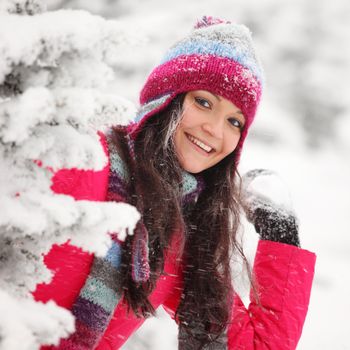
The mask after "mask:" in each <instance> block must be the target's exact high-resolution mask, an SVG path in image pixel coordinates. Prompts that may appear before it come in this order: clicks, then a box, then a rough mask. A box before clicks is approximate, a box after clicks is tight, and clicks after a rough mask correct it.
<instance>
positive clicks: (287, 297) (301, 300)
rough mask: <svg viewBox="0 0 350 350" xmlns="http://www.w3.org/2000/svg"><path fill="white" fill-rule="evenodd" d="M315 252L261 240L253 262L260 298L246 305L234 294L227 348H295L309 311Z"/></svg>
mask: <svg viewBox="0 0 350 350" xmlns="http://www.w3.org/2000/svg"><path fill="white" fill-rule="evenodd" d="M315 260H316V256H315V254H313V253H311V252H309V251H307V250H303V249H300V248H297V247H295V246H292V245H288V244H282V243H276V242H271V241H260V242H259V244H258V249H257V253H256V257H255V261H254V269H253V271H254V276H255V279H256V282H257V290H258V299H257V298H256V296H255V294H256V293H252V292H251V296H250V299H251V302H250V305H249V306H248V308H245V306H244V305H243V303H242V301H241V299H240V298H239V296H238V295H235V297H234V301H233V309H232V313H231V315H232V316H231V324H230V326H229V327H228V331H227V347H228V349H232V350H233V349H235V350H238V349H245V350H253V349H259V350H264V349H269V350H277V349H278V350H280V349H286V350H287V349H288V350H292V349H295V348H296V346H297V344H298V341H299V338H300V336H301V332H302V328H303V325H304V321H305V317H306V314H307V310H308V305H309V300H310V293H311V286H312V280H313V276H314V265H315Z"/></svg>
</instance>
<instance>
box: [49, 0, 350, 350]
mask: <svg viewBox="0 0 350 350" xmlns="http://www.w3.org/2000/svg"><path fill="white" fill-rule="evenodd" d="M48 3H49V10H57V9H60V8H74V9H84V10H88V11H89V12H91V13H95V14H97V15H101V16H103V17H105V18H111V19H114V18H115V19H118V20H120V21H123V22H124V23H125V25H127V26H129V27H131V28H133V29H135V30H136V31H137V32H138V33H140V35H141V36H144V43H143V44H142V45H140V46H138V47H131V48H130V50H125V51H123V52H121V53H120V59H119V62H118V64H116V66H115V71H116V76H117V80H116V81H115V82H114V83H113V84H112V85H111V86H110V88H109V89H110V91H111V92H113V93H115V94H117V95H122V96H124V97H127V98H129V99H130V100H131V101H133V102H135V103H136V104H137V100H138V93H139V91H140V89H141V87H142V84H143V82H144V81H145V78H146V77H147V75H148V73H149V72H150V70H151V69H152V67H153V66H154V65H156V64H158V62H159V61H160V59H161V57H162V56H163V54H164V53H165V50H166V49H167V48H168V47H169V46H170V45H172V44H173V43H174V41H176V40H177V39H179V38H181V37H182V36H183V35H185V34H186V33H188V32H189V31H190V30H191V28H192V26H193V25H194V23H195V22H196V20H197V19H200V18H201V16H202V15H212V16H218V17H222V18H225V19H228V20H231V21H235V22H239V23H244V24H246V25H247V26H248V27H249V28H250V29H251V31H252V32H253V38H254V40H255V43H256V46H257V50H258V53H259V54H260V58H261V60H262V62H263V65H264V68H265V74H266V86H265V91H264V95H263V99H262V103H261V107H260V109H259V112H258V115H257V117H256V123H255V125H254V126H253V128H252V131H251V133H250V135H249V137H248V141H247V142H246V144H245V150H244V152H243V156H242V161H241V165H240V167H241V169H240V171H241V173H244V172H245V171H246V170H248V169H251V168H269V169H274V170H276V171H277V172H278V173H279V174H280V175H281V176H282V178H283V179H284V181H285V182H286V183H287V184H288V186H289V188H290V191H291V194H292V199H293V202H294V208H295V210H296V212H297V214H298V216H299V218H300V235H301V242H302V246H303V248H305V249H309V250H312V251H314V252H316V254H317V256H318V260H317V266H316V275H315V280H314V287H313V291H312V296H311V303H310V308H309V314H308V317H307V320H306V323H305V327H304V331H303V335H302V338H301V341H300V343H299V346H298V349H300V350H313V349H335V350H338V349H339V350H340V349H350V343H349V341H348V337H347V336H348V332H349V321H348V317H349V313H350V300H349V295H350V274H349V267H350V229H349V224H348V223H349V217H350V216H349V214H350V210H349V209H350V186H349V181H350V99H349V97H350V85H349V78H350V45H349V43H350V21H349V18H350V2H349V1H348V0H332V1H328V0H307V1H305V0H260V1H253V0H216V1H213V0H211V1H210V0H200V1H197V0H192V1H185V0H177V1H165V0H163V1H161V0H99V1H96V0H49V1H48ZM244 240H245V242H246V246H247V252H248V253H251V255H252V256H253V252H254V244H255V243H254V242H256V236H255V235H254V233H253V232H252V231H251V229H250V228H247V229H246V230H245V237H244ZM242 293H244V291H243V292H242ZM176 335H177V331H176V326H175V324H174V322H173V321H172V320H171V319H170V318H169V317H168V316H167V315H165V313H164V312H163V311H162V310H160V311H159V315H158V317H157V318H154V319H151V320H148V321H147V322H146V323H145V324H144V326H142V328H141V329H140V330H139V331H138V332H137V334H135V335H134V336H133V338H132V339H130V340H129V341H128V343H127V344H126V345H125V346H124V347H123V349H138V350H143V349H174V350H175V349H176V348H177V342H176Z"/></svg>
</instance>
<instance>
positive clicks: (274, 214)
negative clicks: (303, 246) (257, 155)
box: [241, 169, 300, 247]
mask: <svg viewBox="0 0 350 350" xmlns="http://www.w3.org/2000/svg"><path fill="white" fill-rule="evenodd" d="M289 202H290V200H289V198H288V197H287V196H286V188H285V185H283V182H282V181H281V179H280V178H279V177H278V176H277V174H276V173H274V172H272V171H269V170H265V169H254V170H251V171H249V172H248V173H246V174H245V175H244V176H243V177H242V189H241V203H242V206H243V208H244V211H245V213H246V216H247V219H248V221H249V222H251V223H252V224H253V225H254V227H255V230H256V232H257V233H258V234H259V236H260V238H261V239H264V240H269V241H274V242H280V243H286V244H291V245H294V246H297V247H300V241H299V234H298V222H297V219H296V217H295V214H294V212H293V211H292V209H291V205H290V203H289Z"/></svg>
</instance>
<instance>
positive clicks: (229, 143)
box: [224, 132, 241, 155]
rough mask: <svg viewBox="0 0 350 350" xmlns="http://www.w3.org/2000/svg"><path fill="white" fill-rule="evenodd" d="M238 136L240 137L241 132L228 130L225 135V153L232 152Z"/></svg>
mask: <svg viewBox="0 0 350 350" xmlns="http://www.w3.org/2000/svg"><path fill="white" fill-rule="evenodd" d="M240 138H241V134H240V133H239V132H237V133H232V132H230V133H229V134H228V135H227V136H226V137H225V145H224V152H225V154H227V155H228V154H230V153H232V152H233V151H234V150H235V149H236V147H237V145H238V143H239V140H240Z"/></svg>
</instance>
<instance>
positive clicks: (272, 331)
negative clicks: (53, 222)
mask: <svg viewBox="0 0 350 350" xmlns="http://www.w3.org/2000/svg"><path fill="white" fill-rule="evenodd" d="M102 141H103V142H102V143H103V145H104V147H105V150H106V152H107V148H106V143H105V140H102ZM108 175H109V164H107V165H106V167H105V168H104V169H103V170H101V171H89V170H87V171H82V170H77V169H71V170H66V169H65V170H61V171H59V172H57V173H56V174H55V176H54V178H53V185H52V189H53V191H55V192H56V193H61V194H67V195H70V196H73V197H74V198H75V199H77V200H82V199H85V200H91V201H104V200H105V198H106V193H107V183H108ZM178 244H179V242H178V241H177V240H176V238H175V239H174V241H173V242H172V245H171V247H170V248H169V250H168V252H167V254H166V260H165V272H166V274H165V275H163V276H161V277H160V278H159V280H158V282H157V286H156V288H155V290H154V291H153V293H152V295H151V297H150V300H151V302H152V304H153V306H154V307H155V308H158V307H159V306H160V305H163V307H164V308H165V309H166V310H167V311H168V312H169V313H170V315H171V316H172V317H173V316H174V314H175V311H176V309H177V306H178V304H179V299H180V294H181V288H182V277H181V267H180V266H179V265H178V264H176V263H175V257H176V251H177V246H178ZM315 259H316V257H315V255H314V254H313V253H311V252H308V251H306V250H303V249H300V248H297V247H294V246H291V245H287V244H281V243H275V242H270V241H260V242H259V244H258V248H257V253H256V257H255V262H254V272H255V275H256V278H257V282H258V285H259V292H260V304H261V305H258V303H257V301H256V300H255V298H254V295H253V294H252V295H251V303H250V305H249V307H248V308H246V307H245V306H244V305H243V303H242V301H241V300H240V298H239V296H238V295H235V296H234V303H233V309H232V312H231V314H232V317H231V324H230V326H229V329H228V333H227V335H228V340H227V342H228V344H227V348H228V349H232V350H233V349H235V350H237V349H242V350H243V349H246V350H253V349H259V350H260V349H261V350H263V349H271V350H272V349H276V350H277V349H295V348H296V346H297V343H298V340H299V338H300V336H301V332H302V328H303V324H304V320H305V317H306V314H307V310H308V304H309V298H310V291H311V285H312V280H313V275H314V264H315ZM92 260H93V255H92V254H89V253H86V252H84V251H82V250H81V249H79V248H77V247H74V246H72V245H70V244H69V243H66V244H63V245H60V246H57V245H55V246H53V247H52V249H51V251H50V252H49V253H48V254H47V255H46V256H45V259H44V261H45V264H46V265H47V266H48V268H49V269H51V270H52V271H54V277H53V279H52V281H51V283H50V284H41V285H38V286H37V289H36V291H35V292H34V293H33V295H34V297H35V298H36V300H40V301H43V302H46V301H48V300H50V299H53V300H54V301H55V302H56V303H57V304H58V305H60V306H62V307H64V308H67V309H71V307H72V305H73V303H74V301H75V299H76V298H77V296H78V294H79V291H80V289H81V288H82V286H83V285H84V283H85V280H86V278H87V276H88V275H89V271H90V267H91V264H92ZM143 322H144V320H143V319H138V318H136V316H134V315H133V314H132V313H130V314H128V313H127V309H126V305H125V303H124V302H123V301H121V302H119V304H118V306H117V307H116V309H115V312H114V316H113V318H112V320H111V322H110V323H109V326H108V327H107V330H106V332H105V334H104V336H103V338H102V340H101V341H100V343H99V345H98V347H97V350H111V349H113V350H116V349H119V348H120V347H121V346H122V345H123V344H124V342H125V341H126V340H127V339H128V338H129V336H130V335H131V334H132V333H134V332H135V331H136V330H137V329H138V328H139V327H140V326H141V325H142V323H143ZM44 349H45V350H48V349H50V347H42V350H44Z"/></svg>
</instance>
